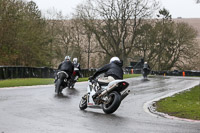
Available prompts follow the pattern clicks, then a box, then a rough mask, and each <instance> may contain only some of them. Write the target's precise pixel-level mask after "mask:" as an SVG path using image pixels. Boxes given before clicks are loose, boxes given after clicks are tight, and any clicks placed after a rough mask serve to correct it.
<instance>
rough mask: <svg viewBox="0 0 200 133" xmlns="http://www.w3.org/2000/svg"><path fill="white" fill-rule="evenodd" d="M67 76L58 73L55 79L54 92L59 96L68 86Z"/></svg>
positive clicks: (64, 73)
mask: <svg viewBox="0 0 200 133" xmlns="http://www.w3.org/2000/svg"><path fill="white" fill-rule="evenodd" d="M68 78H69V75H68V74H67V73H66V72H65V71H60V72H58V73H57V78H56V81H55V92H56V93H57V94H61V93H62V90H63V89H64V88H65V87H67V86H68V84H69V80H68Z"/></svg>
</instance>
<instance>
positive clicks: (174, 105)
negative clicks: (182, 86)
mask: <svg viewBox="0 0 200 133" xmlns="http://www.w3.org/2000/svg"><path fill="white" fill-rule="evenodd" d="M155 105H156V107H157V111H159V112H163V113H166V114H169V115H171V116H176V117H180V118H187V119H194V120H200V86H196V87H194V88H192V89H191V90H190V91H184V92H182V93H179V94H176V95H174V96H172V97H167V98H164V99H162V100H160V101H158V102H156V104H155Z"/></svg>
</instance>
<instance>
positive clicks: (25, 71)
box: [0, 66, 55, 79]
mask: <svg viewBox="0 0 200 133" xmlns="http://www.w3.org/2000/svg"><path fill="white" fill-rule="evenodd" d="M54 72H55V70H54V69H52V68H47V67H41V68H37V67H20V66H19V67H10V66H0V79H12V78H53V77H54Z"/></svg>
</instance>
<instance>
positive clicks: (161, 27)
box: [137, 9, 198, 70]
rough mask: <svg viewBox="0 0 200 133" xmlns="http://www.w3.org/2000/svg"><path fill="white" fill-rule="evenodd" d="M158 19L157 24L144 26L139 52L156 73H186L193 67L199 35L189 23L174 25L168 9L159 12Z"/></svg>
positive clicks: (141, 29) (139, 42)
mask: <svg viewBox="0 0 200 133" xmlns="http://www.w3.org/2000/svg"><path fill="white" fill-rule="evenodd" d="M158 17H159V19H157V20H156V22H154V23H153V21H152V22H151V23H145V24H144V25H142V26H141V28H140V32H141V36H140V38H138V40H139V41H138V44H139V45H138V48H137V50H138V51H141V54H143V56H144V59H145V60H146V61H148V62H149V63H150V65H151V67H152V68H153V69H154V70H170V69H172V68H179V69H186V68H188V65H189V64H194V62H193V61H194V60H193V57H195V56H196V55H197V54H198V49H197V47H196V37H197V31H196V30H195V29H193V28H192V27H191V26H189V25H188V24H186V23H175V22H174V21H172V19H171V15H170V14H169V12H168V11H167V10H166V9H162V10H160V11H159V15H158ZM188 62H190V63H188ZM194 67H195V66H193V68H194Z"/></svg>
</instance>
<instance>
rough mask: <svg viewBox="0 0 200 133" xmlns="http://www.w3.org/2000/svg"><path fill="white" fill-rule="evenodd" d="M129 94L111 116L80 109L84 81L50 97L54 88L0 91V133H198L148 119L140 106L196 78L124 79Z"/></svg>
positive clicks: (184, 124) (192, 127)
mask: <svg viewBox="0 0 200 133" xmlns="http://www.w3.org/2000/svg"><path fill="white" fill-rule="evenodd" d="M127 81H128V82H129V83H130V86H129V89H130V90H131V92H130V94H129V95H128V96H127V97H126V98H125V99H124V100H123V101H122V103H121V105H120V107H119V108H118V110H117V111H116V112H115V113H114V114H111V115H107V114H104V112H103V111H102V110H101V109H91V108H87V109H86V110H85V111H81V110H79V101H80V99H81V96H82V95H84V94H85V93H86V87H87V82H82V83H77V84H76V85H75V89H65V90H63V95H60V96H57V95H55V93H54V85H48V86H32V87H16V88H4V89H0V133H200V122H189V121H184V120H177V119H167V118H163V117H160V116H153V115H151V114H150V113H147V111H145V109H144V104H145V103H146V102H148V101H151V100H152V99H156V98H158V97H162V96H164V95H167V94H169V93H172V92H176V91H179V90H182V89H185V88H188V87H190V86H194V85H195V84H198V83H199V82H200V78H190V77H154V78H149V81H144V80H142V77H138V78H132V79H127Z"/></svg>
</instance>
